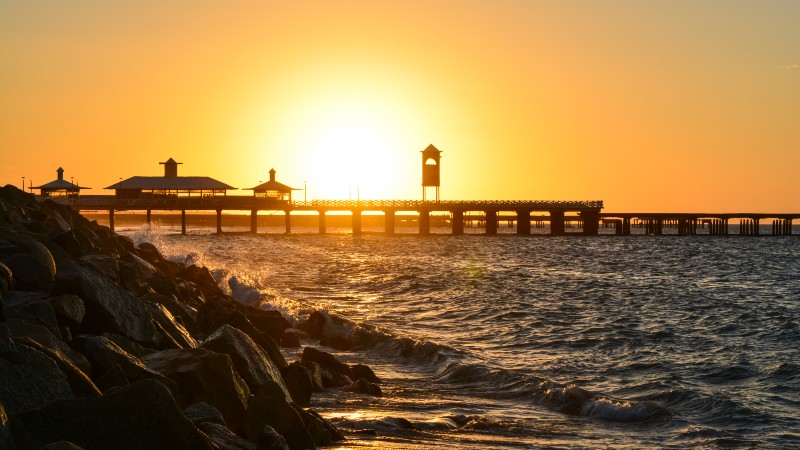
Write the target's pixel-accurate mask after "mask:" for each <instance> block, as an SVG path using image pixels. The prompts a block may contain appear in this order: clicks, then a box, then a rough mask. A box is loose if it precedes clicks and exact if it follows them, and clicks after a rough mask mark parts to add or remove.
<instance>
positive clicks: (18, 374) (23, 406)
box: [0, 346, 74, 413]
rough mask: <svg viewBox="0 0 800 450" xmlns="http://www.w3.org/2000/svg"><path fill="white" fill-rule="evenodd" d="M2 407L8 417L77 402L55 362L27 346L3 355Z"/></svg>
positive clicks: (0, 370) (0, 365)
mask: <svg viewBox="0 0 800 450" xmlns="http://www.w3.org/2000/svg"><path fill="white" fill-rule="evenodd" d="M0 380H2V383H0V403H2V404H3V406H5V408H6V411H7V412H8V413H16V412H19V411H27V410H32V409H38V408H41V407H43V406H45V405H48V404H50V403H52V402H54V401H56V400H61V399H70V398H74V394H73V393H72V389H71V388H70V385H69V381H68V380H67V377H66V375H64V373H63V372H61V370H59V369H58V366H57V365H56V363H55V361H53V360H52V359H50V358H48V357H47V356H46V355H44V354H42V353H40V352H38V351H36V350H34V349H32V348H29V347H25V346H17V348H16V350H13V351H8V352H3V353H0Z"/></svg>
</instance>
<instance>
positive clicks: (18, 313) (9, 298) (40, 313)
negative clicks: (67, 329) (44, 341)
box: [5, 291, 61, 339]
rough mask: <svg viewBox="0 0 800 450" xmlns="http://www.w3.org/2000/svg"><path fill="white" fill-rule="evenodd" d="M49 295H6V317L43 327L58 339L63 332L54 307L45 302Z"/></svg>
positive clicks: (19, 293)
mask: <svg viewBox="0 0 800 450" xmlns="http://www.w3.org/2000/svg"><path fill="white" fill-rule="evenodd" d="M46 298H47V295H46V294H44V293H39V292H22V291H11V292H7V293H6V295H5V302H6V315H7V316H8V319H9V320H11V319H19V320H23V321H25V322H28V323H31V324H36V325H41V326H43V327H45V328H46V329H47V330H48V331H49V332H50V333H52V334H53V336H55V337H56V338H58V339H61V330H60V329H59V327H58V321H57V320H56V315H55V312H54V310H53V307H52V306H51V305H50V303H48V302H47V301H45V299H46Z"/></svg>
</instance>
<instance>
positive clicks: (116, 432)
mask: <svg viewBox="0 0 800 450" xmlns="http://www.w3.org/2000/svg"><path fill="white" fill-rule="evenodd" d="M11 427H12V429H13V431H14V435H15V439H16V441H17V444H18V446H21V447H24V448H39V447H42V446H44V445H47V444H50V443H53V442H58V441H69V442H72V443H74V444H77V445H79V446H81V447H83V448H85V449H86V450H93V449H98V450H105V449H112V448H113V449H120V450H126V449H130V450H139V449H145V448H146V449H174V450H179V449H186V450H196V449H199V450H202V449H207V450H211V449H213V447H212V445H211V443H210V442H209V440H208V438H207V437H206V436H205V435H204V434H203V433H201V432H200V431H199V430H198V429H197V427H195V426H194V425H193V424H192V422H191V421H190V420H189V419H187V418H186V417H185V416H184V415H183V413H182V412H181V410H180V408H178V405H177V404H175V401H174V400H173V399H172V397H171V396H170V393H169V391H168V390H167V388H165V387H164V386H163V385H162V384H160V383H158V382H156V381H153V380H147V381H140V382H138V383H134V384H131V385H130V386H125V387H121V388H115V389H112V390H110V391H108V392H106V393H105V394H104V395H103V396H101V397H85V398H79V399H72V400H63V401H58V402H55V403H52V404H50V405H48V406H45V407H43V408H40V409H36V410H30V411H25V412H21V413H18V414H15V415H13V416H12V418H11Z"/></svg>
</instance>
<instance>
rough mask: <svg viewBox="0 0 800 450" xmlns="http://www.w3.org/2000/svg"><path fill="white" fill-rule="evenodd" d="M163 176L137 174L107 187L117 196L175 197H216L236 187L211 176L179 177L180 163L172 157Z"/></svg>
mask: <svg viewBox="0 0 800 450" xmlns="http://www.w3.org/2000/svg"><path fill="white" fill-rule="evenodd" d="M159 164H163V165H164V176H163V177H143V176H135V177H131V178H128V179H127V180H122V181H120V182H119V183H115V184H112V185H111V186H109V187H107V188H106V189H114V190H115V191H116V196H117V198H124V199H144V198H175V197H192V196H197V197H200V198H203V197H216V196H223V197H224V196H226V195H227V191H228V190H231V189H236V188H235V187H233V186H229V185H227V184H225V183H223V182H221V181H217V180H215V179H213V178H211V177H179V176H178V164H183V163H179V162H176V161H175V160H174V159H172V158H170V159H168V160H167V161H165V162H162V163H159Z"/></svg>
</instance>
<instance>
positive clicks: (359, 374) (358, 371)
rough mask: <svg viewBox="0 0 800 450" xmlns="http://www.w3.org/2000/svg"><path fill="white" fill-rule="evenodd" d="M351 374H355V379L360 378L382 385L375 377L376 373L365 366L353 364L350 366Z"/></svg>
mask: <svg viewBox="0 0 800 450" xmlns="http://www.w3.org/2000/svg"><path fill="white" fill-rule="evenodd" d="M350 373H352V374H353V378H355V379H356V380H357V379H359V378H363V379H365V380H367V381H369V382H370V383H375V384H380V383H381V379H380V378H378V376H377V375H375V372H373V371H372V369H370V368H369V366H366V365H364V364H352V365H350Z"/></svg>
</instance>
